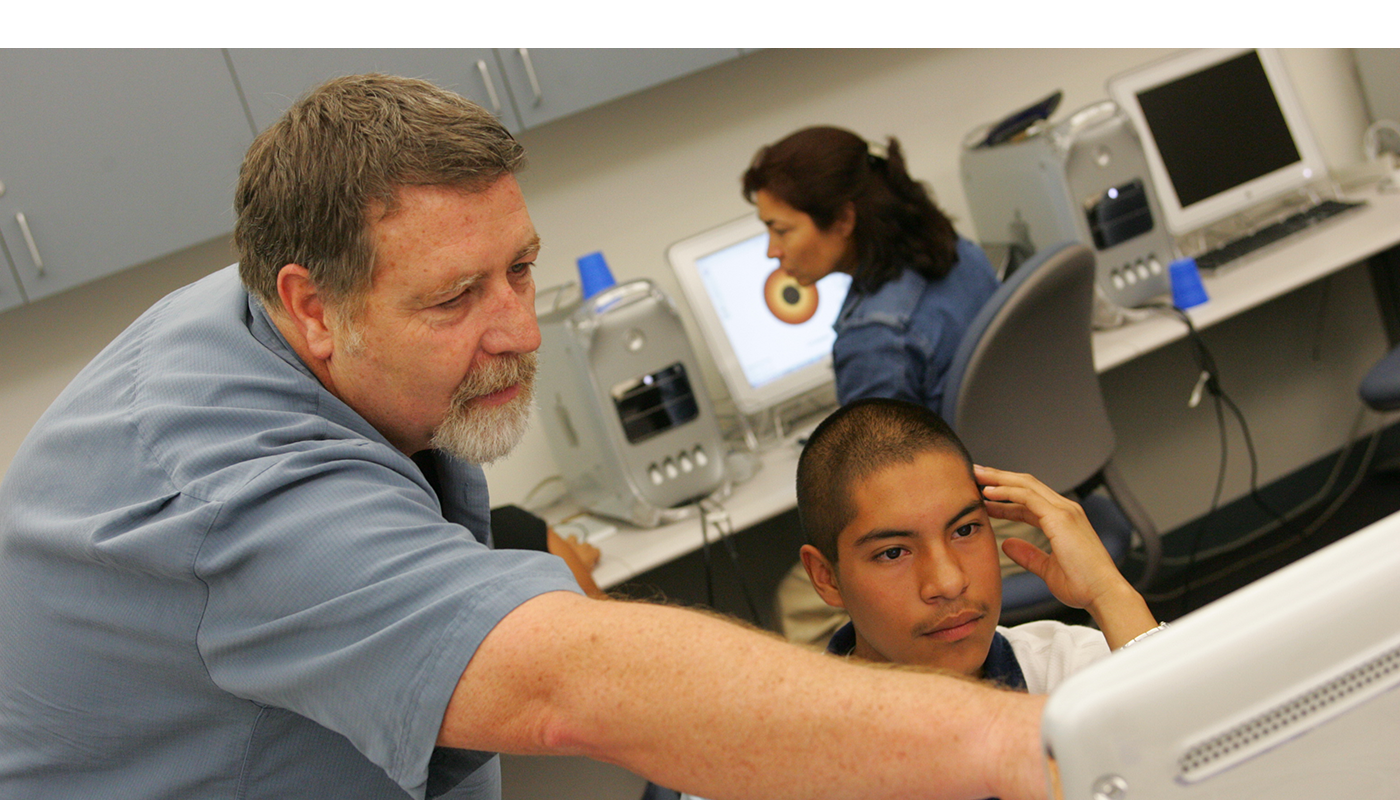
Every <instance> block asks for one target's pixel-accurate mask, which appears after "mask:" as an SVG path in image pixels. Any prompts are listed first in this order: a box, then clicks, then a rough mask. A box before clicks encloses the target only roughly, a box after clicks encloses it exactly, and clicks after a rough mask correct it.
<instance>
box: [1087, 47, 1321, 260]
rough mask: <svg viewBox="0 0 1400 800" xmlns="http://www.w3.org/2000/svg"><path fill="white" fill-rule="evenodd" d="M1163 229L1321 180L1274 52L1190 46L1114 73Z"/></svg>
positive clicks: (1207, 219) (1112, 83) (1193, 223)
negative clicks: (1153, 188)
mask: <svg viewBox="0 0 1400 800" xmlns="http://www.w3.org/2000/svg"><path fill="white" fill-rule="evenodd" d="M1108 91H1109V94H1110V96H1112V98H1113V100H1114V101H1115V102H1116V103H1117V104H1118V105H1119V106H1120V107H1121V108H1122V109H1123V110H1124V111H1125V112H1126V113H1127V114H1128V116H1129V117H1130V118H1131V119H1132V120H1133V124H1134V125H1135V126H1136V128H1137V130H1138V133H1139V136H1140V138H1141V139H1142V145H1143V149H1144V151H1145V155H1146V157H1147V165H1148V171H1149V172H1150V173H1151V175H1152V181H1153V183H1154V184H1155V186H1156V191H1157V195H1158V200H1159V204H1160V205H1161V207H1162V213H1163V216H1164V217H1166V222H1167V227H1168V229H1170V230H1171V231H1172V233H1174V234H1177V235H1182V234H1185V233H1188V232H1190V231H1194V230H1197V229H1199V228H1202V227H1205V226H1207V225H1210V224H1211V223H1214V222H1217V221H1219V220H1222V219H1225V218H1226V217H1230V216H1233V215H1236V214H1239V213H1240V212H1243V211H1246V210H1248V209H1250V208H1252V207H1254V206H1256V205H1257V204H1259V203H1261V202H1263V201H1266V200H1269V199H1271V198H1275V197H1278V196H1280V195H1283V194H1285V193H1287V192H1290V191H1293V190H1296V189H1299V188H1302V187H1304V186H1306V185H1307V184H1309V183H1310V182H1312V181H1315V180H1317V179H1320V178H1322V177H1323V176H1325V175H1326V167H1325V165H1324V164H1323V161H1322V154H1321V151H1319V150H1318V148H1317V145H1316V144H1315V143H1314V141H1313V137H1312V133H1311V131H1310V130H1309V128H1308V124H1307V120H1306V118H1305V117H1304V114H1303V109H1302V106H1301V105H1300V104H1299V103H1298V99H1297V96H1296V95H1295V93H1294V91H1293V88H1292V85H1291V84H1290V83H1289V80H1288V73H1287V70H1285V68H1284V65H1283V61H1282V58H1281V57H1280V56H1279V54H1278V53H1277V52H1276V51H1273V50H1263V49H1261V50H1251V49H1234V50H1190V51H1185V52H1182V53H1178V54H1176V55H1173V56H1171V57H1168V58H1166V59H1163V60H1160V61H1156V62H1153V63H1151V64H1148V65H1146V66H1143V67H1141V68H1138V69H1135V70H1131V71H1129V72H1127V73H1124V74H1121V75H1117V76H1114V77H1113V78H1111V79H1110V80H1109V82H1108Z"/></svg>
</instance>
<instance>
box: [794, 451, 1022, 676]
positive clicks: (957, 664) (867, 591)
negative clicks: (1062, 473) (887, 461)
mask: <svg viewBox="0 0 1400 800" xmlns="http://www.w3.org/2000/svg"><path fill="white" fill-rule="evenodd" d="M851 494H852V500H853V502H854V504H855V508H856V517H855V519H854V520H852V522H851V524H850V525H848V526H847V527H846V528H845V529H844V530H842V531H841V533H840V536H839V538H838V540H837V554H838V561H837V564H836V565H835V568H834V571H833V570H832V568H831V566H830V565H826V566H825V568H823V566H822V565H823V564H825V559H822V558H821V557H820V554H819V553H817V551H816V550H815V549H813V548H810V546H809V547H806V548H803V562H804V563H805V564H807V567H808V573H809V574H810V575H811V576H812V579H813V583H814V584H816V586H817V590H818V592H819V593H821V595H822V597H823V599H825V600H826V602H828V603H830V604H831V605H834V606H838V607H842V608H845V609H846V611H847V612H848V613H849V614H850V615H851V620H852V622H854V623H855V629H856V648H855V653H854V654H855V655H857V656H860V657H862V658H866V659H869V660H872V661H888V662H894V663H899V664H919V665H923V666H930V667H939V668H942V669H947V670H951V671H955V672H959V673H962V674H965V675H971V676H977V675H980V674H981V669H982V663H983V662H984V661H986V658H987V652H988V650H989V649H990V647H991V644H992V635H993V634H994V633H995V630H996V625H997V620H998V618H999V617H1000V614H1001V566H1000V563H999V561H998V558H997V545H996V538H995V536H994V535H993V533H992V526H991V523H990V520H989V518H988V516H987V511H986V508H985V507H984V506H983V499H982V495H981V492H979V491H978V489H977V484H976V483H975V482H974V481H973V479H972V475H971V474H970V472H969V470H968V467H967V465H966V464H965V463H964V462H963V461H962V459H961V458H960V457H959V456H957V455H955V454H952V453H945V452H938V451H931V452H926V453H923V454H921V455H919V456H918V457H917V458H916V459H915V460H914V461H913V462H912V463H907V464H905V463H896V464H892V465H890V466H888V467H886V468H885V469H883V470H881V471H880V472H878V473H876V474H874V475H872V476H871V477H869V478H867V479H866V480H864V481H862V482H860V483H858V484H856V485H855V486H854V487H853V488H852V493H851ZM814 567H815V568H814ZM823 572H825V573H827V575H829V577H830V579H829V580H825V581H824V580H823V578H822V573H823ZM823 584H825V585H823Z"/></svg>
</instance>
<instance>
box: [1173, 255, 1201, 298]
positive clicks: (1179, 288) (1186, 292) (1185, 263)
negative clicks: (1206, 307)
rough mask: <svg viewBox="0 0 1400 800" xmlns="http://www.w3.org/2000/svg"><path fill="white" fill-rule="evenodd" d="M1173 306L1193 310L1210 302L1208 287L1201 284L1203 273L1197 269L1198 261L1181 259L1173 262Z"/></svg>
mask: <svg viewBox="0 0 1400 800" xmlns="http://www.w3.org/2000/svg"><path fill="white" fill-rule="evenodd" d="M1170 273H1171V280H1172V304H1173V305H1175V306H1176V307H1177V308H1191V307H1193V306H1198V305H1200V304H1201V303H1204V302H1205V301H1207V300H1209V299H1210V298H1209V297H1207V296H1206V287H1205V286H1204V285H1202V284H1201V271H1200V270H1199V269H1197V268H1196V259H1194V258H1180V259H1177V260H1176V261H1173V262H1172V265H1171V268H1170Z"/></svg>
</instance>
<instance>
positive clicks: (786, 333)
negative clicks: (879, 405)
mask: <svg viewBox="0 0 1400 800" xmlns="http://www.w3.org/2000/svg"><path fill="white" fill-rule="evenodd" d="M767 251H768V233H767V231H766V229H765V228H764V227H763V223H762V222H760V221H759V220H758V219H757V217H755V216H753V215H749V216H745V217H742V218H740V219H737V220H734V221H733V222H729V223H726V224H724V225H721V226H719V227H716V228H713V229H711V230H708V231H705V232H704V233H701V234H697V235H695V236H692V237H689V238H687V239H685V240H683V241H680V242H677V243H676V244H674V245H672V246H671V247H670V248H669V249H668V250H667V253H666V254H667V258H668V259H669V260H670V262H671V268H672V270H674V272H675V275H676V279H677V281H679V282H680V285H681V290H682V291H683V292H684V293H685V299H686V302H687V303H688V304H689V306H690V309H691V311H692V312H693V314H694V316H695V323H696V325H697V326H698V327H699V329H700V332H701V335H702V336H703V337H704V339H705V344H706V345H707V346H708V347H709V350H710V354H711V355H712V356H714V360H715V365H716V367H717V368H718V369H719V372H720V375H721V377H723V379H724V382H725V386H726V387H727V388H728V390H729V395H730V397H731V398H733V400H734V405H735V406H736V407H737V408H738V409H739V410H740V411H741V412H743V413H745V414H751V415H752V414H757V413H760V412H762V411H766V410H768V409H771V408H774V407H776V406H778V405H780V404H782V403H784V402H786V401H788V400H791V399H792V398H794V397H797V396H798V395H801V394H804V393H806V392H809V391H813V390H815V389H818V388H820V387H822V386H824V385H829V384H831V383H832V382H833V381H834V376H833V374H832V371H831V344H832V342H833V341H834V340H835V339H836V333H835V331H834V330H832V327H831V326H832V324H833V323H834V322H835V321H836V315H837V313H838V312H839V311H840V310H841V302H842V300H844V299H845V296H846V291H847V289H848V288H849V287H850V280H851V279H850V276H849V275H845V274H842V273H832V274H831V275H828V276H827V277H825V278H823V279H822V280H820V281H818V282H817V283H816V284H815V285H814V286H810V287H804V286H799V285H798V284H797V282H796V281H794V280H792V279H791V278H789V277H787V276H786V275H785V274H783V273H782V272H781V271H780V270H779V269H778V262H777V260H776V259H771V258H769V257H768V255H767Z"/></svg>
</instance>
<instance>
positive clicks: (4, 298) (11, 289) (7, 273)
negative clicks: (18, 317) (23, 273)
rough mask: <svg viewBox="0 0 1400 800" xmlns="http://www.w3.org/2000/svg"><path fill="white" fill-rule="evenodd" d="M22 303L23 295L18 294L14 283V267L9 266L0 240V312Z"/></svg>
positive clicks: (17, 286)
mask: <svg viewBox="0 0 1400 800" xmlns="http://www.w3.org/2000/svg"><path fill="white" fill-rule="evenodd" d="M23 302H24V295H22V294H20V292H19V284H18V283H15V273H14V267H11V266H10V258H9V256H8V255H6V254H5V242H4V240H3V239H0V311H4V310H5V309H7V308H14V307H15V306H17V305H19V304H21V303H23Z"/></svg>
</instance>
